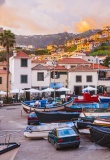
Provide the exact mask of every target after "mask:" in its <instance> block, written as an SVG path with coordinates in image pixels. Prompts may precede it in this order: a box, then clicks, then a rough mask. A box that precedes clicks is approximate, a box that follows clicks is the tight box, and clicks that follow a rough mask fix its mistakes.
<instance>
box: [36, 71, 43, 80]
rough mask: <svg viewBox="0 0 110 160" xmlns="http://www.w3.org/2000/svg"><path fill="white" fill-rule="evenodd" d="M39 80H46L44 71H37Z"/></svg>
mask: <svg viewBox="0 0 110 160" xmlns="http://www.w3.org/2000/svg"><path fill="white" fill-rule="evenodd" d="M37 81H44V72H38V73H37Z"/></svg>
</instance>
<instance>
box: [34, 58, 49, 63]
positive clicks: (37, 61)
mask: <svg viewBox="0 0 110 160" xmlns="http://www.w3.org/2000/svg"><path fill="white" fill-rule="evenodd" d="M46 62H47V60H41V61H40V60H38V59H33V60H32V63H46Z"/></svg>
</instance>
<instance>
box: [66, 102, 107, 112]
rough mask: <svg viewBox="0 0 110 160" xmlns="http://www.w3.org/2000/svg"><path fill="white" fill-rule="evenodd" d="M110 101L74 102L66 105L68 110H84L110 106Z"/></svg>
mask: <svg viewBox="0 0 110 160" xmlns="http://www.w3.org/2000/svg"><path fill="white" fill-rule="evenodd" d="M108 107H109V103H73V104H72V106H69V107H66V106H65V110H66V111H71V112H82V109H84V108H108Z"/></svg>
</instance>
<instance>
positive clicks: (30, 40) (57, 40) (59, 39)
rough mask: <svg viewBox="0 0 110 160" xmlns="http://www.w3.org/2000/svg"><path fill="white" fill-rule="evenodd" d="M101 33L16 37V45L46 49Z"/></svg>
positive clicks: (94, 31)
mask: <svg viewBox="0 0 110 160" xmlns="http://www.w3.org/2000/svg"><path fill="white" fill-rule="evenodd" d="M99 31H101V30H100V29H95V30H88V31H86V32H83V33H79V34H73V33H68V32H64V33H58V34H49V35H32V36H31V35H30V36H24V35H16V43H17V44H18V45H33V46H35V47H36V48H45V47H46V46H47V45H50V44H55V45H57V46H59V45H64V44H65V42H66V41H67V40H72V39H73V38H85V37H89V36H91V35H93V34H96V33H97V32H99Z"/></svg>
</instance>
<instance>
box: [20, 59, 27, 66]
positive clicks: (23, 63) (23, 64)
mask: <svg viewBox="0 0 110 160" xmlns="http://www.w3.org/2000/svg"><path fill="white" fill-rule="evenodd" d="M21 67H27V59H21Z"/></svg>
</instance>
